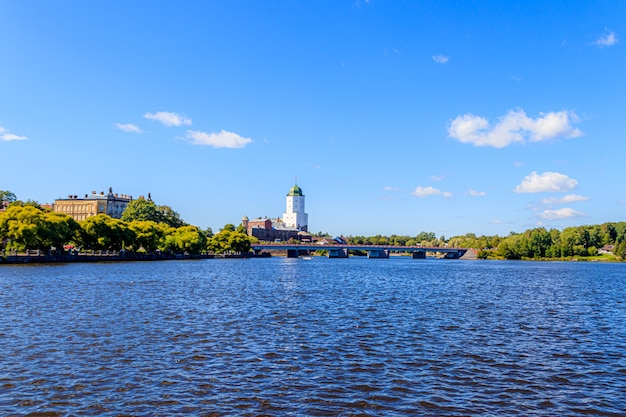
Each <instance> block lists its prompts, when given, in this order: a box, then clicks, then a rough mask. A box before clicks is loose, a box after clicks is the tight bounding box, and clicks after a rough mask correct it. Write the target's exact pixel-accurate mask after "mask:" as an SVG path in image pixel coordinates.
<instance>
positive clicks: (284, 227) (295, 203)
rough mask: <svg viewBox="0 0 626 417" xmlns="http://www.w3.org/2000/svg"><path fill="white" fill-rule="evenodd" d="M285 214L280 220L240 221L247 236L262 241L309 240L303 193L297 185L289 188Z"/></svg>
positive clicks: (244, 219) (246, 219)
mask: <svg viewBox="0 0 626 417" xmlns="http://www.w3.org/2000/svg"><path fill="white" fill-rule="evenodd" d="M285 206H286V209H285V213H283V217H282V218H275V219H268V218H267V217H266V218H258V219H253V220H249V219H248V217H247V216H244V218H243V219H242V225H243V227H244V228H245V229H246V232H247V233H248V236H254V237H256V238H257V239H259V240H264V241H279V240H280V241H287V240H289V239H298V240H310V239H311V235H310V234H308V233H307V230H308V227H309V225H308V221H309V215H308V214H307V213H305V212H304V193H303V192H302V188H300V187H298V185H297V184H296V185H294V186H293V187H291V189H290V190H289V192H288V193H287V198H286V200H285Z"/></svg>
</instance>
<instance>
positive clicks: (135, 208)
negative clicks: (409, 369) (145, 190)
mask: <svg viewBox="0 0 626 417" xmlns="http://www.w3.org/2000/svg"><path fill="white" fill-rule="evenodd" d="M121 220H122V221H125V222H128V223H130V222H132V221H152V222H155V223H165V224H167V225H168V226H170V227H175V228H177V227H181V226H186V225H187V224H186V223H185V222H184V221H183V220H182V219H181V218H180V215H179V214H178V213H177V212H175V211H174V210H172V208H171V207H169V206H157V205H156V204H155V203H154V201H152V200H146V199H144V198H139V199H137V200H133V201H131V202H130V203H128V205H127V206H126V208H125V209H124V212H123V213H122V217H121Z"/></svg>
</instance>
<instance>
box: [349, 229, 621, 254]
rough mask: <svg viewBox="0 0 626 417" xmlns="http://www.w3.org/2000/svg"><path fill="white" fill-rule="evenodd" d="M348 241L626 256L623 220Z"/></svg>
mask: <svg viewBox="0 0 626 417" xmlns="http://www.w3.org/2000/svg"><path fill="white" fill-rule="evenodd" d="M346 240H347V241H348V242H349V243H351V244H365V245H391V246H404V245H406V246H412V245H421V246H428V247H443V246H447V247H452V248H471V249H475V250H476V251H477V256H478V258H481V259H489V258H491V259H571V258H574V257H575V258H582V259H598V260H600V259H602V260H625V259H626V222H617V223H604V224H601V225H589V226H578V227H567V228H565V229H563V230H561V231H559V230H557V229H550V230H547V229H545V228H543V227H540V228H535V229H529V230H526V231H525V232H523V233H514V232H511V233H510V234H509V235H508V236H506V237H500V236H497V235H495V236H476V235H475V234H473V233H468V234H466V235H463V236H454V237H451V238H449V239H446V238H445V237H444V236H442V237H440V238H435V234H434V233H428V232H421V233H419V234H418V235H416V236H413V237H411V236H397V235H391V236H389V237H386V236H380V235H378V236H370V237H364V236H348V237H347V238H346Z"/></svg>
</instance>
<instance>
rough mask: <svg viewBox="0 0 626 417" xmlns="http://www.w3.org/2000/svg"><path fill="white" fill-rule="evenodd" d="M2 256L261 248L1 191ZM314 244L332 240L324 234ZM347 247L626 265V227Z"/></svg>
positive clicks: (226, 236) (143, 210)
mask: <svg viewBox="0 0 626 417" xmlns="http://www.w3.org/2000/svg"><path fill="white" fill-rule="evenodd" d="M0 203H2V206H1V208H3V209H4V211H3V212H0V250H1V251H7V250H11V251H25V250H40V251H44V253H46V252H50V251H56V252H57V253H59V252H61V253H63V252H64V251H67V250H113V251H119V250H127V251H132V252H138V253H141V252H146V253H155V252H168V253H176V254H178V253H188V254H200V253H215V254H221V253H246V252H248V251H249V250H250V246H251V244H253V243H256V241H257V240H256V238H254V237H250V236H248V235H247V234H246V231H245V230H244V229H243V227H242V226H241V225H239V227H235V226H234V225H232V224H227V225H225V226H224V227H223V228H222V229H221V230H220V231H219V232H218V233H216V234H214V233H213V231H212V230H211V229H210V228H208V229H206V230H202V229H200V228H199V227H197V226H192V225H189V224H187V223H186V222H184V221H183V220H182V219H181V218H180V216H179V214H178V213H177V212H175V211H174V210H172V209H171V208H170V207H168V206H158V205H156V204H155V203H154V202H153V201H151V200H145V199H137V200H133V201H131V202H130V203H129V204H128V206H127V207H126V209H125V210H124V212H123V213H122V216H121V218H120V219H114V218H111V217H109V216H107V215H105V214H99V215H96V216H93V217H89V218H87V219H86V220H83V221H80V222H77V221H75V220H74V219H73V218H72V217H70V216H68V215H66V214H64V213H55V212H51V211H50V210H47V209H45V208H42V207H41V206H40V205H39V204H38V203H37V202H33V201H28V202H22V201H18V200H17V199H16V197H15V195H14V194H13V193H11V192H9V191H2V190H0ZM314 236H315V237H329V235H328V234H325V233H317V234H314ZM345 240H346V241H347V242H348V243H350V244H363V245H391V246H415V245H421V246H429V247H453V248H472V249H476V251H477V256H478V257H479V258H482V259H487V258H493V259H568V258H572V257H578V258H579V257H584V258H589V259H594V258H595V259H606V260H611V259H617V260H624V259H626V222H615V223H604V224H601V225H588V226H578V227H568V228H565V229H563V230H557V229H550V230H547V229H545V228H542V227H541V228H535V229H529V230H526V231H525V232H523V233H514V232H511V233H510V234H509V235H508V236H505V237H500V236H497V235H494V236H476V235H475V234H473V233H468V234H466V235H464V236H454V237H450V238H447V239H446V238H445V237H444V236H441V237H439V238H437V237H436V236H435V234H434V233H432V232H420V233H419V234H417V235H416V236H408V235H406V236H405V235H391V236H381V235H377V236H369V237H367V236H347V237H345Z"/></svg>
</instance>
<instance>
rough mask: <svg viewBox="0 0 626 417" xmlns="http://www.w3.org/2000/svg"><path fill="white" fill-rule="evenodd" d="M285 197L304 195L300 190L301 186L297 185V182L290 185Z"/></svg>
mask: <svg viewBox="0 0 626 417" xmlns="http://www.w3.org/2000/svg"><path fill="white" fill-rule="evenodd" d="M287 197H304V193H303V192H302V188H300V187H298V184H296V185H294V186H293V187H291V189H290V190H289V194H287Z"/></svg>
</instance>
